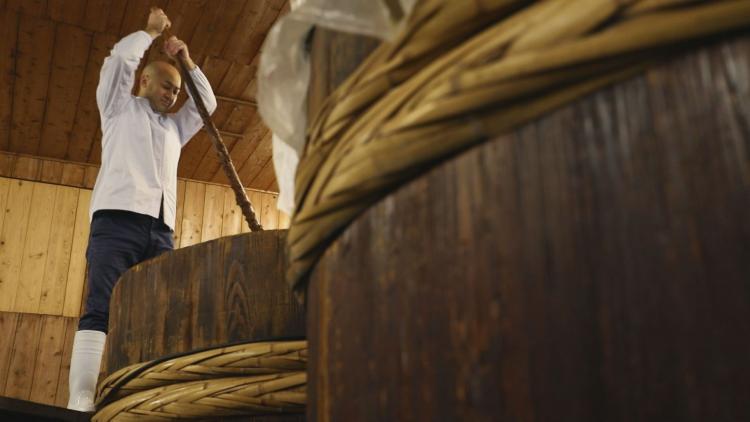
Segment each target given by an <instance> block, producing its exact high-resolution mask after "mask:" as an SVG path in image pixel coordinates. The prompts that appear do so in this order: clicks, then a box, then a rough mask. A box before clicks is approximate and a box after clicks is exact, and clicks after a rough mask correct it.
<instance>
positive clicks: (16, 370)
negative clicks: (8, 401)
mask: <svg viewBox="0 0 750 422" xmlns="http://www.w3.org/2000/svg"><path fill="white" fill-rule="evenodd" d="M41 329H42V317H41V316H40V315H32V314H20V315H19V316H18V325H17V328H16V336H15V340H14V342H13V344H12V345H5V347H11V357H10V365H9V370H8V377H7V378H6V379H5V380H4V381H5V392H4V394H3V395H4V396H7V397H13V398H16V399H21V400H29V398H30V396H31V384H32V381H33V379H34V366H35V363H36V354H37V351H38V349H39V336H40V334H41Z"/></svg>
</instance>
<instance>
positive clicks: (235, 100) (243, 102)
mask: <svg viewBox="0 0 750 422" xmlns="http://www.w3.org/2000/svg"><path fill="white" fill-rule="evenodd" d="M216 99H217V100H219V101H226V102H228V103H233V104H239V105H246V106H251V107H257V106H258V103H257V102H256V101H255V100H242V99H240V98H232V97H226V96H223V95H217V96H216Z"/></svg>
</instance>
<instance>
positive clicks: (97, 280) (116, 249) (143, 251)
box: [78, 210, 174, 333]
mask: <svg viewBox="0 0 750 422" xmlns="http://www.w3.org/2000/svg"><path fill="white" fill-rule="evenodd" d="M172 233H173V232H172V230H171V229H170V228H169V226H167V225H166V224H164V220H163V217H162V216H161V215H160V216H159V218H158V219H157V218H153V217H151V216H148V215H143V214H137V213H134V212H130V211H121V210H100V211H97V212H96V213H94V217H93V218H92V220H91V232H90V234H89V245H88V249H87V250H86V259H87V261H88V289H89V290H88V295H87V296H86V310H85V311H84V314H83V316H82V317H81V319H80V321H79V323H78V329H79V330H95V331H101V332H104V333H106V332H107V324H108V322H109V298H110V297H111V296H112V289H114V287H115V284H116V283H117V280H118V279H119V278H120V276H121V275H122V273H124V272H125V271H127V269H128V268H130V267H132V266H134V265H136V264H138V263H140V262H142V261H145V260H147V259H150V258H153V257H156V256H158V255H160V254H162V253H164V252H166V251H170V250H172V249H173V248H174V246H173V242H172Z"/></svg>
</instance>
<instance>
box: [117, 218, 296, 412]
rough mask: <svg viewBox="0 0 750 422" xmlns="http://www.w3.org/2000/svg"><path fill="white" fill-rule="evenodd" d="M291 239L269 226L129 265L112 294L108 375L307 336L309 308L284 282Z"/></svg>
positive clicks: (281, 231)
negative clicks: (216, 349) (229, 347)
mask: <svg viewBox="0 0 750 422" xmlns="http://www.w3.org/2000/svg"><path fill="white" fill-rule="evenodd" d="M285 236H286V230H268V231H263V232H254V233H245V234H241V235H236V236H231V237H224V238H220V239H216V240H212V241H209V242H205V243H200V244H197V245H194V246H190V247H187V248H182V249H178V250H175V251H173V252H170V253H168V254H164V255H162V256H160V257H157V258H155V259H153V260H150V261H146V262H144V263H142V264H139V265H137V266H135V267H133V268H131V269H130V270H129V271H128V272H126V273H125V274H124V275H123V276H122V278H121V279H120V281H119V282H118V284H117V286H116V287H115V290H114V292H113V295H112V300H111V305H110V309H111V313H110V321H109V335H108V337H107V347H106V351H105V356H104V362H105V368H106V370H105V374H107V375H108V374H111V373H113V372H115V371H116V370H118V369H120V368H123V367H126V366H128V365H131V364H134V363H139V362H145V361H149V360H153V359H159V358H162V357H164V356H168V355H174V354H179V353H185V352H190V351H193V350H198V349H204V348H209V347H212V346H220V345H224V344H228V343H235V342H247V341H261V340H283V339H294V338H296V339H299V338H304V336H305V322H304V318H305V316H304V308H303V307H302V306H301V305H300V304H299V302H298V301H297V299H296V298H295V297H294V295H293V294H292V292H291V289H289V288H288V286H287V285H286V283H285V282H284V268H285V267H284V264H285V256H286V254H285V253H284V239H285ZM216 420H218V419H216ZM222 420H229V418H225V419H222ZM232 420H235V419H232ZM236 420H254V421H259V422H260V421H265V420H269V421H270V420H273V421H280V420H284V421H298V420H304V418H303V417H302V416H299V415H279V416H273V417H272V416H269V417H254V418H247V417H237V418H236Z"/></svg>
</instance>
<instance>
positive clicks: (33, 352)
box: [0, 312, 78, 407]
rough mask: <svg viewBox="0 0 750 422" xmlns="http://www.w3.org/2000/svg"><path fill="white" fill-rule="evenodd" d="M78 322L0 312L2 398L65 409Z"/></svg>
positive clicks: (73, 319) (0, 385)
mask: <svg viewBox="0 0 750 422" xmlns="http://www.w3.org/2000/svg"><path fill="white" fill-rule="evenodd" d="M77 324H78V318H65V317H60V316H52V315H34V314H22V313H17V312H0V335H1V336H2V339H3V341H2V342H0V396H6V397H16V398H20V399H23V400H30V401H32V402H35V403H42V404H47V405H56V406H62V407H64V406H65V405H66V404H67V402H68V387H67V386H68V371H69V365H70V354H71V351H72V349H73V334H75V330H76V327H77Z"/></svg>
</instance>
